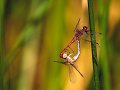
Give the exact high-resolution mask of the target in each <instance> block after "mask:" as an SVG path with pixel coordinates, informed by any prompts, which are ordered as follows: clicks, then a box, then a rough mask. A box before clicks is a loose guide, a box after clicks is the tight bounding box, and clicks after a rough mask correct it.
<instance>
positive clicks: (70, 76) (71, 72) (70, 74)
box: [68, 65, 76, 83]
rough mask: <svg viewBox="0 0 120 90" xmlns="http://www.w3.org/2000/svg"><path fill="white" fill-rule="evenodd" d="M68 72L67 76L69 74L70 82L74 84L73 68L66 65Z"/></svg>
mask: <svg viewBox="0 0 120 90" xmlns="http://www.w3.org/2000/svg"><path fill="white" fill-rule="evenodd" d="M68 71H69V73H68V74H69V78H70V82H72V83H75V81H76V75H75V73H74V70H73V67H72V66H71V65H68Z"/></svg>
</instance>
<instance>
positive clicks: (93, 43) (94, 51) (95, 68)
mask: <svg viewBox="0 0 120 90" xmlns="http://www.w3.org/2000/svg"><path fill="white" fill-rule="evenodd" d="M88 13H89V25H90V33H91V50H92V62H93V77H94V87H95V90H99V76H98V75H99V72H98V63H97V49H96V38H95V23H94V13H93V1H92V0H88Z"/></svg>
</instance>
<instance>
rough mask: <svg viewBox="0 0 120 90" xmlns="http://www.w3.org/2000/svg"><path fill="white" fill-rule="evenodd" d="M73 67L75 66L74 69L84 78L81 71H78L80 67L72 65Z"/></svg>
mask: <svg viewBox="0 0 120 90" xmlns="http://www.w3.org/2000/svg"><path fill="white" fill-rule="evenodd" d="M71 66H73V67H74V69H75V70H76V71H77V72H78V73H79V74H80V75H81V76H82V77H83V78H84V76H83V74H82V73H81V72H80V70H79V69H78V67H77V66H76V65H75V64H71Z"/></svg>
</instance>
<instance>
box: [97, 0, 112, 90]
mask: <svg viewBox="0 0 120 90" xmlns="http://www.w3.org/2000/svg"><path fill="white" fill-rule="evenodd" d="M109 4H110V0H107V1H106V3H105V1H104V0H98V7H99V9H98V10H99V17H100V18H99V20H100V21H99V25H100V30H101V33H102V35H101V43H100V45H101V53H100V66H101V69H102V73H103V83H104V84H103V85H104V86H103V90H111V88H110V76H109V66H108V45H107V30H108V29H107V27H108V14H109Z"/></svg>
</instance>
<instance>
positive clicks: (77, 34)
mask: <svg viewBox="0 0 120 90" xmlns="http://www.w3.org/2000/svg"><path fill="white" fill-rule="evenodd" d="M79 22H80V19H79V20H78V22H77V25H76V27H75V30H74V32H75V35H74V37H73V38H72V40H71V41H70V43H69V44H68V45H67V47H65V48H64V49H63V50H62V52H61V53H60V58H63V54H64V53H65V52H66V50H67V49H68V48H70V46H71V44H72V43H74V42H75V41H76V40H79V41H80V37H81V36H82V35H84V34H88V32H89V30H88V29H87V27H86V26H83V28H82V29H81V30H79V29H78V25H79ZM70 49H71V48H70ZM71 50H72V49H71ZM72 51H73V50H72ZM73 52H74V51H73Z"/></svg>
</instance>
